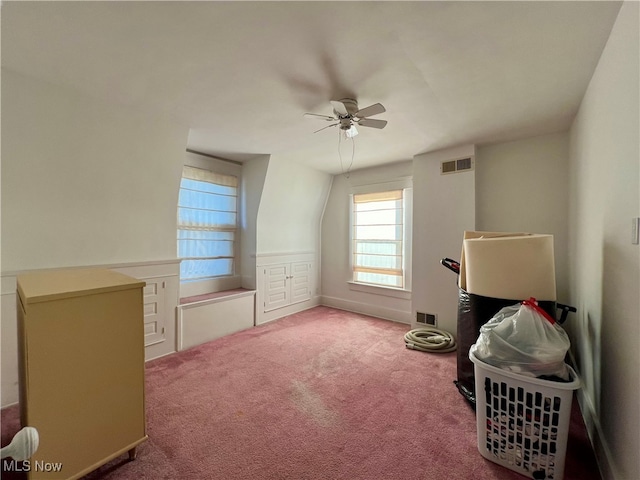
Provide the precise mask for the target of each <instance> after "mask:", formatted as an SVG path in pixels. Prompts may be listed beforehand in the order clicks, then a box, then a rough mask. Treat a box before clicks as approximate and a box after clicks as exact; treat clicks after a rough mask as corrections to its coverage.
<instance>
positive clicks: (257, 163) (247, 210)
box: [240, 155, 269, 290]
mask: <svg viewBox="0 0 640 480" xmlns="http://www.w3.org/2000/svg"><path fill="white" fill-rule="evenodd" d="M268 167H269V155H263V156H261V157H259V158H254V159H252V160H250V161H248V162H245V163H244V164H243V165H242V188H241V192H242V193H241V195H242V200H241V205H242V208H241V212H242V219H241V227H242V237H241V248H240V251H241V257H242V262H241V274H242V286H243V287H244V288H248V289H251V290H255V289H256V252H257V251H258V244H257V242H258V232H257V228H256V223H257V221H258V208H259V206H260V199H261V198H262V189H263V187H264V181H265V177H266V175H267V168H268Z"/></svg>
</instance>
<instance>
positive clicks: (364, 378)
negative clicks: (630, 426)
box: [2, 307, 600, 480]
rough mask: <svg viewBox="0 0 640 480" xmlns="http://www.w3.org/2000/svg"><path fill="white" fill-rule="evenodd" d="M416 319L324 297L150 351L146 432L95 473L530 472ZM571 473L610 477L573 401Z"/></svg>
mask: <svg viewBox="0 0 640 480" xmlns="http://www.w3.org/2000/svg"><path fill="white" fill-rule="evenodd" d="M407 330H408V327H407V326H406V325H401V324H397V323H393V322H388V321H384V320H378V319H373V318H370V317H366V316H363V315H357V314H352V313H347V312H343V311H340V310H335V309H331V308H327V307H317V308H314V309H311V310H308V311H306V312H302V313H299V314H296V315H293V316H290V317H287V318H284V319H281V320H278V321H276V322H272V323H270V324H267V325H263V326H260V327H256V328H252V329H250V330H246V331H243V332H240V333H237V334H234V335H230V336H228V337H225V338H221V339H218V340H215V341H213V342H209V343H207V344H204V345H201V346H198V347H195V348H192V349H190V350H188V351H184V352H180V353H178V354H174V355H171V356H168V357H164V358H161V359H158V360H155V361H152V362H149V363H148V364H147V384H146V388H147V389H146V400H147V430H148V435H149V441H148V442H146V443H145V444H143V445H142V446H141V447H139V449H138V450H139V453H138V458H137V459H136V460H135V461H133V462H128V461H127V460H126V455H124V456H123V457H121V458H118V459H116V460H114V461H112V462H111V463H109V464H107V465H105V466H103V467H101V468H100V469H99V470H97V471H95V472H93V473H92V474H90V475H89V476H87V477H86V478H87V479H92V480H96V479H131V480H134V479H135V480H138V479H150V480H151V479H153V480H160V479H167V480H177V479H190V480H191V479H221V480H222V479H224V480H234V479H243V480H244V479H251V480H260V479H265V480H267V479H269V480H271V479H292V480H315V479H317V480H337V479H345V480H347V479H348V480H355V479H362V480H365V479H366V480H377V479H402V480H410V479H474V480H492V479H501V480H502V479H506V480H509V479H521V478H524V477H522V476H521V475H519V474H517V473H515V472H512V471H510V470H507V469H505V468H503V467H501V466H499V465H496V464H494V463H492V462H490V461H488V460H485V459H484V458H483V457H482V456H481V455H480V454H479V453H478V450H477V447H476V426H475V416H474V412H473V410H472V409H471V408H470V407H469V405H468V404H467V403H466V401H465V400H464V399H463V398H462V396H461V395H460V394H459V393H458V391H457V390H456V388H455V386H454V385H453V380H454V379H455V375H456V356H455V353H450V354H428V353H421V352H417V351H412V350H408V349H406V348H405V346H404V342H403V335H404V333H405V332H406V331H407ZM574 410H575V409H574ZM17 417H18V413H17V408H16V407H11V408H9V409H5V410H3V412H2V445H5V444H6V443H7V442H8V441H9V440H10V438H11V437H12V436H13V434H15V432H16V431H17V430H18V429H19V425H18V423H19V422H18V419H17ZM3 478H6V479H11V478H20V477H19V476H18V475H17V474H14V473H11V472H5V473H4V474H3ZM564 478H565V479H566V480H573V479H576V480H577V479H580V480H589V479H599V478H600V476H599V474H598V468H597V465H596V463H595V460H594V456H593V452H592V450H591V447H590V444H589V441H588V439H587V437H586V433H585V428H584V425H583V424H582V421H581V417H580V416H579V413H578V412H577V410H575V412H574V415H573V417H572V426H571V430H570V434H569V441H568V449H567V457H566V469H565V476H564Z"/></svg>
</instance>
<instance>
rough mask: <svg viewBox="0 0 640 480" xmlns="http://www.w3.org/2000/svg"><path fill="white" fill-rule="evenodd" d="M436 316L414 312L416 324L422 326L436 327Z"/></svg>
mask: <svg viewBox="0 0 640 480" xmlns="http://www.w3.org/2000/svg"><path fill="white" fill-rule="evenodd" d="M437 319H438V317H437V315H435V314H433V313H422V312H416V322H418V323H423V324H424V325H433V326H434V327H435V326H436V322H437Z"/></svg>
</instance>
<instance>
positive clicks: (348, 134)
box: [344, 125, 358, 138]
mask: <svg viewBox="0 0 640 480" xmlns="http://www.w3.org/2000/svg"><path fill="white" fill-rule="evenodd" d="M344 134H345V136H346V137H347V138H353V137H355V136H356V135H358V129H357V128H356V126H355V125H351V126H350V127H349V128H347V129H346V130H345V131H344Z"/></svg>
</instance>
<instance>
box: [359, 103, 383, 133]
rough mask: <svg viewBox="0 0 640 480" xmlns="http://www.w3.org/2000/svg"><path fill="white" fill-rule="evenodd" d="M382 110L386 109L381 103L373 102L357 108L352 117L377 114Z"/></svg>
mask: <svg viewBox="0 0 640 480" xmlns="http://www.w3.org/2000/svg"><path fill="white" fill-rule="evenodd" d="M383 112H386V110H385V108H384V107H383V106H382V104H381V103H374V104H373V105H370V106H368V107H365V108H363V109H362V110H358V111H357V112H356V113H355V115H354V117H358V118H364V117H370V116H372V115H378V114H379V113H383ZM380 128H382V127H380Z"/></svg>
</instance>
